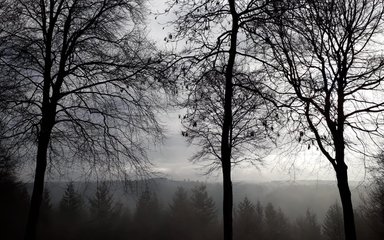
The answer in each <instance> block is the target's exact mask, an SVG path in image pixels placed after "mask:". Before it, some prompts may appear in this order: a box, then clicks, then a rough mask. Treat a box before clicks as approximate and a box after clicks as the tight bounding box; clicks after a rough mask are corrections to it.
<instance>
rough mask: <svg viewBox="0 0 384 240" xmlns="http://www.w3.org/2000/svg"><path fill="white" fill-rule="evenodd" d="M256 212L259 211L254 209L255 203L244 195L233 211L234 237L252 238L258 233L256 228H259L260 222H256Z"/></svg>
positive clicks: (240, 239)
mask: <svg viewBox="0 0 384 240" xmlns="http://www.w3.org/2000/svg"><path fill="white" fill-rule="evenodd" d="M258 214H259V212H257V211H256V207H255V205H254V204H253V203H251V202H250V201H249V200H248V198H247V197H245V198H244V199H243V201H242V202H240V203H239V204H238V207H237V209H236V212H235V221H234V239H239V240H247V239H254V238H255V237H256V236H259V235H260V232H258V230H260V224H261V222H258V220H259V216H258Z"/></svg>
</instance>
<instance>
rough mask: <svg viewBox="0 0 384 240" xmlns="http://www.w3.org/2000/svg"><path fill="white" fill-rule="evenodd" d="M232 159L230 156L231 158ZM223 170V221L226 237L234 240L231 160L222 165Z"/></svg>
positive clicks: (228, 239) (227, 239)
mask: <svg viewBox="0 0 384 240" xmlns="http://www.w3.org/2000/svg"><path fill="white" fill-rule="evenodd" d="M229 160H230V158H229ZM222 172H223V222H224V224H223V225H224V239H225V240H232V236H233V226H232V209H233V193H232V180H231V162H230V161H229V164H227V163H224V162H223V165H222Z"/></svg>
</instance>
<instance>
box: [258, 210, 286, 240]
mask: <svg viewBox="0 0 384 240" xmlns="http://www.w3.org/2000/svg"><path fill="white" fill-rule="evenodd" d="M264 213H265V222H264V224H265V232H264V234H265V239H271V240H272V239H273V240H280V239H281V240H283V239H284V240H287V239H291V233H290V229H291V226H290V224H289V221H288V219H287V218H286V216H285V215H284V213H283V212H282V211H281V209H280V208H279V210H277V211H276V209H275V208H274V206H273V205H272V203H268V204H267V206H266V207H265V211H264Z"/></svg>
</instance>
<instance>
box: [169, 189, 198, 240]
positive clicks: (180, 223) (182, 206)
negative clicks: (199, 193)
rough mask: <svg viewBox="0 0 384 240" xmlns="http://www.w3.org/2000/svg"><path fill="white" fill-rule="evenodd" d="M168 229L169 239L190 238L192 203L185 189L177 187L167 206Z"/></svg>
mask: <svg viewBox="0 0 384 240" xmlns="http://www.w3.org/2000/svg"><path fill="white" fill-rule="evenodd" d="M169 209H170V212H169V223H170V224H169V229H170V238H171V239H175V240H178V239H190V238H191V232H192V231H193V230H192V227H191V224H192V205H191V201H190V200H189V198H188V193H187V191H186V190H185V189H184V188H182V187H178V188H177V190H176V192H175V193H174V196H173V199H172V203H171V204H170V206H169Z"/></svg>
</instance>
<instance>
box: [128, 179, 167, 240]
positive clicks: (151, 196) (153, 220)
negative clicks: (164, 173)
mask: <svg viewBox="0 0 384 240" xmlns="http://www.w3.org/2000/svg"><path fill="white" fill-rule="evenodd" d="M161 217H162V216H161V210H160V204H159V201H158V199H157V196H156V194H155V193H152V192H151V191H150V190H149V188H148V186H147V187H146V188H145V190H144V191H143V192H142V193H141V195H140V197H139V199H138V201H137V203H136V212H135V214H134V224H135V227H134V229H135V233H134V234H135V236H134V237H133V238H135V239H142V240H152V239H155V238H159V236H158V234H159V232H160V223H161V222H162V218H161Z"/></svg>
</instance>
